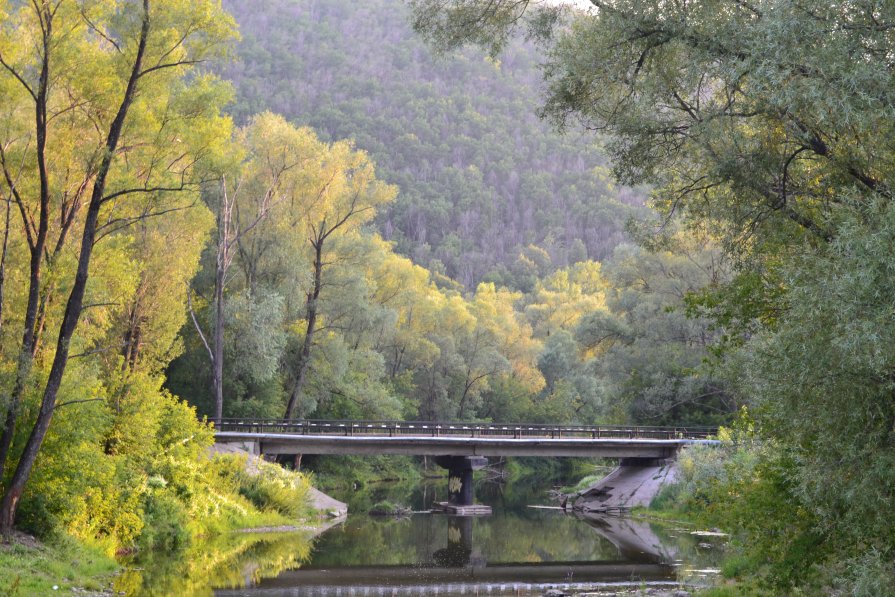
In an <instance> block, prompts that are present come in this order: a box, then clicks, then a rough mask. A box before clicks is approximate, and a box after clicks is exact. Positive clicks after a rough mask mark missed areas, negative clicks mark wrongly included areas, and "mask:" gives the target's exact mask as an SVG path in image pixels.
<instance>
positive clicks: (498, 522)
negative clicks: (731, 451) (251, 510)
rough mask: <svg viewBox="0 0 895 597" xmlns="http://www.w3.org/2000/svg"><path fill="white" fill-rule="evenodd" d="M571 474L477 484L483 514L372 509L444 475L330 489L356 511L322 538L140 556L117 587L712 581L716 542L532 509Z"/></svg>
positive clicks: (290, 588) (196, 590)
mask: <svg viewBox="0 0 895 597" xmlns="http://www.w3.org/2000/svg"><path fill="white" fill-rule="evenodd" d="M567 481H569V480H563V479H539V480H537V481H532V480H528V481H522V482H514V483H511V484H509V485H498V484H490V483H481V484H477V487H476V497H477V500H478V501H480V502H481V503H485V504H488V505H490V506H492V508H493V509H494V512H493V515H492V516H488V517H478V518H458V517H448V516H445V515H441V514H414V515H412V516H408V517H404V518H400V519H394V518H381V517H372V516H369V515H367V514H365V512H367V511H368V510H369V509H370V508H371V507H372V505H373V504H375V503H376V502H378V501H381V500H389V501H391V502H393V503H401V504H405V505H408V506H411V507H412V508H413V509H414V510H424V509H426V508H427V507H428V506H429V505H431V504H432V502H433V501H436V500H444V499H445V495H444V494H445V492H446V481H445V480H444V479H441V480H437V481H432V482H426V483H423V484H421V485H415V486H399V485H380V486H376V487H374V488H372V489H368V490H365V491H360V492H351V493H348V494H335V497H337V498H339V499H341V500H344V501H347V502H348V503H349V511H350V512H351V513H350V514H349V517H348V520H347V521H346V522H345V523H343V524H341V525H339V526H336V527H334V528H332V529H330V530H328V531H326V532H325V533H324V534H322V535H320V536H319V537H317V538H316V539H315V538H312V537H310V536H309V535H308V534H302V533H291V534H267V535H255V536H246V535H230V536H227V537H221V538H218V539H216V540H215V542H214V543H213V544H210V545H204V546H197V547H196V548H195V549H194V550H192V551H191V552H190V553H187V554H185V555H184V554H180V555H179V556H177V557H165V556H164V555H158V556H157V557H156V558H154V559H153V560H150V561H144V562H141V563H140V565H139V566H135V567H134V568H132V569H131V570H129V571H128V572H126V573H125V574H124V575H122V577H121V578H120V579H119V581H118V582H117V583H116V589H117V590H119V591H122V592H124V593H125V594H128V595H147V596H155V595H159V596H167V595H177V596H181V595H218V596H235V595H247V596H261V595H266V596H271V597H274V596H287V595H288V596H304V595H309V596H310V595H327V596H329V595H332V596H337V595H338V596H346V597H348V596H361V595H382V596H385V595H441V596H444V597H449V596H454V595H467V596H472V595H542V594H543V593H544V591H545V590H546V589H548V588H587V587H593V586H607V585H609V586H613V585H629V586H630V585H633V586H635V587H640V586H643V585H644V584H646V585H656V586H659V585H669V584H670V585H677V584H678V583H680V582H693V583H697V584H704V583H706V582H710V581H711V578H712V574H711V573H710V572H706V570H711V569H713V568H715V567H716V566H717V563H718V561H719V559H720V555H721V548H720V545H715V546H713V547H711V548H709V547H706V545H705V541H706V540H705V539H698V538H696V537H693V536H691V535H690V533H689V531H688V530H683V529H677V530H669V529H667V528H664V529H663V528H659V527H656V526H653V525H650V524H648V523H645V522H641V521H634V520H631V519H627V518H619V517H607V518H594V519H582V518H577V517H574V516H570V515H565V514H563V513H562V512H560V511H557V510H544V509H534V508H530V507H528V506H530V505H533V504H549V500H548V497H547V491H548V490H549V489H550V487H551V486H555V485H558V484H562V483H563V482H567ZM701 542H702V543H703V545H702V547H700V546H699V543H701Z"/></svg>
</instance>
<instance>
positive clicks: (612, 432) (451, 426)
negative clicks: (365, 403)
mask: <svg viewBox="0 0 895 597" xmlns="http://www.w3.org/2000/svg"><path fill="white" fill-rule="evenodd" d="M217 429H218V430H219V431H236V432H243V433H288V434H295V435H340V436H371V435H372V436H389V437H400V436H403V437H442V436H444V437H492V438H515V439H522V438H551V439H562V438H569V439H571V438H592V439H706V438H708V437H711V436H714V435H716V434H717V433H718V428H717V427H652V426H639V425H636V426H635V425H544V424H529V423H526V424H509V423H506V424H505V423H440V422H432V421H350V420H289V421H287V420H282V419H250V418H241V419H223V420H222V421H221V424H220V425H219V426H218V427H217Z"/></svg>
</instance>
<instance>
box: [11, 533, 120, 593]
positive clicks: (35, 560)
mask: <svg viewBox="0 0 895 597" xmlns="http://www.w3.org/2000/svg"><path fill="white" fill-rule="evenodd" d="M118 568H119V566H118V564H117V563H116V562H115V560H113V559H112V558H110V557H108V556H106V555H104V554H103V553H102V551H101V550H99V549H93V548H89V547H85V546H83V545H79V544H78V543H77V542H75V541H74V540H73V539H69V538H61V539H56V540H54V541H52V542H49V543H46V544H37V545H35V546H31V545H27V546H26V545H22V544H20V543H13V544H11V545H0V595H7V596H9V597H30V596H32V595H34V596H37V595H60V594H61V595H66V594H72V593H73V592H72V589H73V588H80V589H87V590H90V591H101V590H103V589H104V588H106V587H108V586H109V585H110V583H111V579H112V578H111V577H112V575H113V574H114V573H115V572H116V571H117V570H118ZM54 586H56V587H58V589H56V590H54V589H53V587H54Z"/></svg>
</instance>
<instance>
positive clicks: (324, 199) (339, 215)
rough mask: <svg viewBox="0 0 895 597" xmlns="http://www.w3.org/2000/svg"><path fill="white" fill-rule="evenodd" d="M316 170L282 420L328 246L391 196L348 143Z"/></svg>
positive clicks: (298, 381) (294, 397) (299, 376)
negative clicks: (306, 280) (300, 331)
mask: <svg viewBox="0 0 895 597" xmlns="http://www.w3.org/2000/svg"><path fill="white" fill-rule="evenodd" d="M321 170H322V171H323V172H325V173H326V176H325V177H324V178H325V179H326V181H327V182H326V184H325V185H324V186H323V187H321V188H320V192H319V193H318V194H317V197H319V201H316V202H315V203H316V209H315V210H314V211H313V213H312V214H311V215H310V216H309V217H308V219H307V221H306V223H305V229H306V231H307V238H308V243H309V244H310V246H311V251H312V257H311V262H312V268H313V274H312V275H313V281H312V283H311V288H310V290H308V293H307V301H306V303H305V330H304V338H303V340H302V343H301V349H300V350H299V352H298V355H297V362H296V363H295V365H294V369H293V371H294V377H295V382H294V383H293V384H292V391H291V392H290V394H289V401H288V402H287V403H286V412H285V418H287V419H291V418H292V417H293V415H294V413H295V407H296V405H297V404H298V401H299V398H300V397H301V392H302V389H303V388H304V385H305V382H306V376H307V370H308V363H309V362H310V358H311V350H312V348H313V345H314V333H315V331H316V329H317V316H318V304H319V303H318V301H319V300H320V292H321V290H322V289H323V285H324V280H323V273H324V269H325V268H326V266H327V261H326V256H327V250H328V248H329V244H331V242H332V241H333V240H335V238H336V237H337V236H338V235H344V234H346V233H348V232H350V231H351V230H355V229H357V227H359V226H361V225H362V224H363V223H364V222H367V221H369V220H371V219H372V218H373V216H374V215H375V214H376V208H377V207H379V206H381V205H385V204H387V203H388V202H390V201H392V200H393V199H394V198H395V195H396V194H397V190H396V189H395V187H392V186H389V185H386V184H385V183H383V182H381V181H378V180H376V177H375V173H374V168H373V164H372V163H371V162H370V160H369V158H368V157H367V155H366V154H365V153H363V152H361V151H357V150H355V149H354V147H353V146H352V144H350V143H348V142H339V143H335V144H333V145H331V146H330V147H329V148H328V151H327V153H326V154H325V158H324V160H323V163H322V164H321Z"/></svg>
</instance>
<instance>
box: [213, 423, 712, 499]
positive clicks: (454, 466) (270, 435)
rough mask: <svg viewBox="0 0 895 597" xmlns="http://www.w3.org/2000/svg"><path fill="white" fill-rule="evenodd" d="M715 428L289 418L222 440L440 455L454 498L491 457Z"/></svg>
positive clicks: (628, 451) (240, 426)
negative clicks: (302, 419)
mask: <svg viewBox="0 0 895 597" xmlns="http://www.w3.org/2000/svg"><path fill="white" fill-rule="evenodd" d="M715 432H716V430H715V429H714V428H709V427H634V426H605V425H600V426H592V425H533V424H489V423H432V422H413V421H282V420H270V419H224V420H223V421H221V423H220V425H218V428H217V431H216V433H215V439H216V441H217V442H218V443H239V444H243V445H244V446H245V447H246V448H247V449H248V450H249V451H250V452H252V453H254V454H405V455H414V456H436V457H441V458H440V459H439V460H437V462H439V464H440V465H441V466H444V467H445V468H447V469H448V470H449V471H450V477H451V478H456V479H458V480H459V482H449V486H450V487H451V492H450V501H451V502H452V503H454V504H458V505H469V504H471V503H472V471H473V469H476V468H481V467H482V466H484V465H485V464H486V463H487V460H486V459H485V458H484V457H487V456H547V457H556V456H579V457H592V458H634V459H641V461H642V460H643V459H660V458H669V457H673V456H674V455H675V454H676V453H677V451H678V450H679V449H680V448H681V447H682V446H684V445H687V444H693V443H714V442H712V440H708V439H707V438H708V437H709V436H710V435H712V434H714V433H715Z"/></svg>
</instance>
